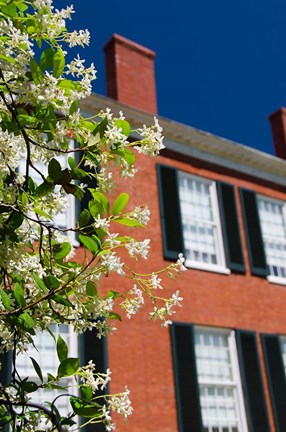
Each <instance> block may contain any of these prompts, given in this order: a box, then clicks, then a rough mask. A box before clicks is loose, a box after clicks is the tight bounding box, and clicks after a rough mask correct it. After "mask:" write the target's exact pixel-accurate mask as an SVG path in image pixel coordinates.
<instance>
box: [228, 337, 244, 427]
mask: <svg viewBox="0 0 286 432" xmlns="http://www.w3.org/2000/svg"><path fill="white" fill-rule="evenodd" d="M229 347H230V356H231V363H232V366H233V368H232V370H233V377H234V381H235V382H236V389H237V399H238V404H237V405H238V410H239V419H240V421H241V426H242V431H246V432H247V431H248V426H247V420H246V410H245V404H244V397H243V391H242V381H241V374H240V369H239V361H238V353H237V346H236V340H235V331H234V330H232V331H231V332H230V335H229Z"/></svg>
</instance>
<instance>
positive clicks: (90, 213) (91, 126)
mask: <svg viewBox="0 0 286 432" xmlns="http://www.w3.org/2000/svg"><path fill="white" fill-rule="evenodd" d="M4 3H5V2H4ZM4 3H3V5H2V6H3V7H2V6H1V13H0V14H1V20H0V87H1V92H0V333H1V338H0V353H1V354H2V353H5V352H8V351H14V353H15V355H18V354H19V353H22V352H27V350H28V347H29V346H30V345H29V344H31V343H32V344H33V343H36V341H35V340H34V337H35V334H36V333H37V332H40V331H43V330H49V331H50V333H53V328H54V326H55V324H64V325H67V326H71V327H72V328H73V330H74V331H75V332H76V333H78V334H80V333H82V332H85V331H87V330H91V329H95V330H96V333H97V337H98V338H102V337H104V336H106V334H108V333H112V332H113V331H114V330H115V329H116V327H115V326H114V321H115V320H121V319H122V318H121V316H120V313H121V311H123V313H124V314H126V316H127V318H131V317H132V316H133V315H134V314H136V313H137V312H138V311H139V310H140V309H142V308H143V307H144V304H145V303H146V302H147V301H148V300H149V301H150V302H151V304H152V306H153V307H154V310H153V312H152V313H151V316H150V319H156V318H158V319H160V320H161V321H162V323H163V325H168V324H169V323H170V320H169V317H170V316H171V315H172V314H174V313H175V307H177V306H178V307H179V306H180V305H181V304H180V302H181V300H182V298H181V297H180V294H179V291H176V292H175V293H172V294H170V295H169V297H167V298H165V297H164V296H163V295H160V296H159V294H158V293H162V288H163V285H164V277H163V275H168V276H169V277H170V278H171V279H174V278H175V276H176V275H177V274H179V273H180V272H182V271H184V270H185V267H184V258H183V256H182V255H180V256H179V258H178V261H177V262H176V263H172V264H170V265H168V266H167V267H166V268H165V269H163V270H159V271H156V272H152V273H150V274H145V273H144V274H141V273H138V272H136V271H135V270H134V269H132V268H131V266H130V262H133V265H134V261H132V260H131V259H130V258H132V259H134V260H136V261H139V259H143V260H146V259H147V257H148V253H149V250H150V240H149V239H145V240H142V239H140V240H137V239H136V238H134V237H131V236H130V235H126V232H127V229H128V230H129V229H131V228H132V229H133V228H134V229H137V228H142V227H145V226H146V225H147V224H148V222H149V220H150V211H149V209H148V207H147V206H146V205H135V207H134V208H133V209H132V207H128V205H129V204H128V202H129V195H128V194H127V193H121V194H119V195H118V196H116V197H115V198H114V196H113V194H112V192H113V191H114V189H115V179H116V178H118V175H119V177H123V178H125V179H129V178H133V177H134V175H135V174H136V173H137V171H138V167H137V166H136V156H137V152H139V153H143V154H144V155H148V156H155V155H157V154H158V153H159V151H160V150H161V149H163V148H164V145H163V135H162V128H161V127H160V125H159V123H158V120H157V119H156V118H155V119H154V125H152V126H146V125H144V126H143V127H142V128H139V129H134V130H133V129H132V128H131V125H130V124H129V122H128V121H127V120H126V119H125V117H124V115H123V113H122V112H119V113H118V115H115V114H113V113H112V112H111V110H110V109H108V108H107V109H106V110H105V111H101V112H100V113H99V114H97V115H95V116H94V117H91V118H86V117H84V116H82V115H81V113H80V109H79V100H80V99H82V98H85V97H87V96H89V95H90V93H91V85H92V81H93V80H94V79H96V70H95V67H94V65H93V64H91V65H89V66H86V65H85V61H84V60H83V59H81V58H80V56H79V55H77V56H76V57H75V58H74V59H73V60H71V61H70V62H67V61H66V54H67V52H66V49H68V48H69V47H74V46H83V45H87V44H88V43H89V39H90V34H89V32H88V31H87V30H79V31H77V30H75V31H72V32H69V31H68V30H67V20H69V19H71V16H72V14H73V13H74V10H73V7H72V6H69V7H66V8H64V9H61V10H58V9H55V8H54V6H53V4H52V0H32V1H28V0H11V2H8V3H9V4H8V3H7V5H6V3H5V5H4ZM138 135H139V137H140V139H139V140H138ZM135 139H137V141H134V140H135ZM90 185H93V187H91V186H90ZM76 201H78V202H81V203H85V207H84V209H83V210H82V211H81V212H80V214H78V215H77V214H73V215H72V217H70V218H69V221H68V222H67V219H68V218H67V217H66V216H67V215H68V214H69V215H70V216H71V213H72V212H73V207H74V204H75V202H76ZM130 208H131V210H130ZM122 226H125V228H126V229H125V230H124V233H125V234H123V235H122V234H121V233H120V232H117V231H118V229H119V228H118V227H122ZM128 233H129V231H128ZM79 245H81V247H82V250H81V252H82V253H79V254H78V255H77V259H76V258H75V253H76V251H75V248H76V247H77V246H79ZM79 256H80V257H81V258H78V257H79ZM123 257H125V258H123ZM134 266H136V267H137V263H136V264H135V265H134ZM111 273H112V276H114V277H117V276H118V275H119V276H120V277H121V279H120V288H119V289H118V291H115V289H112V290H110V291H107V290H106V289H105V285H104V282H105V277H107V276H109V275H110V274H111ZM122 278H125V279H126V283H125V284H122V280H123V279H122ZM114 286H116V285H114ZM114 286H113V287H114ZM130 286H131V288H130ZM124 287H125V288H124ZM106 291H107V292H106ZM56 350H57V353H58V358H59V368H58V372H57V376H53V375H52V374H48V379H47V380H46V378H45V377H44V376H43V373H42V371H41V367H40V366H39V365H38V364H37V362H36V361H35V360H34V361H32V363H33V367H34V369H35V374H36V376H37V377H38V378H37V380H36V381H35V382H32V381H30V380H27V379H25V378H24V377H21V375H20V374H19V373H18V371H17V366H16V363H17V362H15V361H14V362H13V371H12V384H11V386H6V387H5V386H4V385H0V398H1V400H4V401H5V400H7V405H5V412H4V411H3V409H2V408H3V407H1V406H0V417H1V416H4V414H5V416H6V419H7V422H8V423H9V424H10V425H11V427H12V428H13V427H14V428H15V425H16V427H17V430H19V432H20V431H31V430H42V429H43V428H46V429H47V428H50V429H51V430H55V429H57V428H58V424H60V423H61V422H63V424H67V425H71V424H72V421H73V417H74V416H75V415H79V416H82V417H84V418H87V419H88V420H87V422H90V423H91V424H92V423H96V422H102V423H104V425H105V426H106V430H114V429H115V424H114V423H113V421H112V417H111V412H112V411H114V412H117V413H119V414H121V415H122V416H123V418H124V419H126V418H127V417H128V416H129V415H130V414H131V413H132V407H131V404H130V400H129V390H128V388H126V389H125V391H124V392H122V393H118V394H116V395H108V396H107V395H104V396H100V395H98V394H97V393H98V392H101V391H104V390H106V387H107V385H108V383H109V381H110V375H111V372H110V370H109V369H108V370H107V371H106V373H103V372H97V371H96V370H95V365H94V364H93V362H89V363H88V365H86V366H84V367H79V361H78V359H77V358H73V357H71V358H70V357H68V347H67V345H66V344H65V343H64V342H63V341H62V340H61V339H60V338H59V339H58V340H57V346H56ZM67 376H72V377H75V382H77V383H78V385H79V387H80V391H81V392H82V393H83V397H78V396H72V395H70V396H69V397H70V403H71V405H72V408H73V413H71V414H70V415H67V416H66V417H65V416H64V415H63V416H61V413H58V412H57V411H56V410H55V409H52V410H51V409H50V407H49V408H46V406H43V407H42V408H41V407H39V406H36V405H33V402H32V399H33V398H31V397H30V394H31V393H32V394H33V395H36V394H37V391H39V390H42V389H45V388H48V389H57V388H58V386H59V385H64V386H65V383H63V382H64V379H62V378H65V377H67ZM78 378H80V379H78ZM23 383H24V384H23ZM69 392H70V389H69V388H66V394H69ZM59 397H61V396H59ZM65 397H67V396H65ZM100 398H103V400H101V404H100V403H98V400H99V399H100ZM54 404H55V406H56V400H55V401H54ZM19 406H21V409H18V407H19ZM15 407H17V408H15ZM1 410H2V411H1ZM90 413H92V414H90ZM43 421H44V423H45V422H46V424H45V425H44V426H43ZM65 422H66V423H65ZM46 429H45V430H46Z"/></svg>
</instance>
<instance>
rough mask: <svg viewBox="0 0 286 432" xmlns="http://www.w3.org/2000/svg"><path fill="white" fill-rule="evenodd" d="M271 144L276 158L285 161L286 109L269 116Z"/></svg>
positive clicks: (280, 109)
mask: <svg viewBox="0 0 286 432" xmlns="http://www.w3.org/2000/svg"><path fill="white" fill-rule="evenodd" d="M269 120H270V123H271V128H272V136H273V143H274V149H275V154H276V156H278V157H280V158H281V159H286V108H279V110H277V111H275V112H274V113H272V114H270V116H269Z"/></svg>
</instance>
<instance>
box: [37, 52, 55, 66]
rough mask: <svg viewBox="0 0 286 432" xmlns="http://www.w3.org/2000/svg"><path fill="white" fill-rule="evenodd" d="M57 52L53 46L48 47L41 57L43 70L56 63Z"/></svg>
mask: <svg viewBox="0 0 286 432" xmlns="http://www.w3.org/2000/svg"><path fill="white" fill-rule="evenodd" d="M54 55H55V52H54V50H53V49H52V48H47V49H46V50H45V51H43V52H42V54H41V57H40V68H41V70H42V71H44V70H47V69H49V68H51V67H52V66H53V64H54Z"/></svg>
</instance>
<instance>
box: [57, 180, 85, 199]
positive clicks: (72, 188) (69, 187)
mask: <svg viewBox="0 0 286 432" xmlns="http://www.w3.org/2000/svg"><path fill="white" fill-rule="evenodd" d="M61 184H62V186H63V188H64V190H65V192H66V193H69V194H72V195H74V196H75V197H76V198H77V199H79V200H80V201H81V200H82V199H83V198H84V192H83V190H82V189H81V188H80V187H79V186H77V185H75V184H73V183H69V184H63V183H61Z"/></svg>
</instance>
